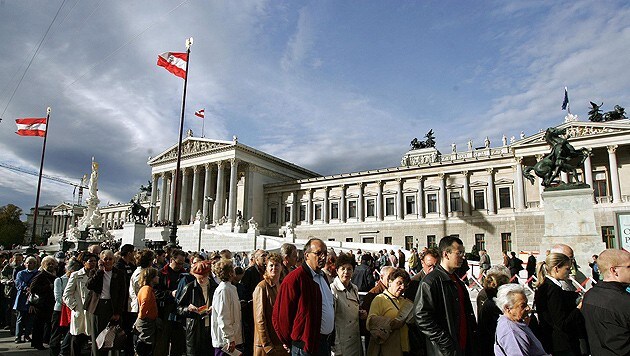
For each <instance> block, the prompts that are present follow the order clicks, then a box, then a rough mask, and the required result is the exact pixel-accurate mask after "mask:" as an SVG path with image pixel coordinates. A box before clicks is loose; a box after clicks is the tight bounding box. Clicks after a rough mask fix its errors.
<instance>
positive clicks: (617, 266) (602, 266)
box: [597, 248, 630, 284]
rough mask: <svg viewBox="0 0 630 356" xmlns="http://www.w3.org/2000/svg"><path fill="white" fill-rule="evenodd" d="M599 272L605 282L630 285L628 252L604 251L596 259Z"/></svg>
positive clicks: (629, 257) (629, 255) (629, 254)
mask: <svg viewBox="0 0 630 356" xmlns="http://www.w3.org/2000/svg"><path fill="white" fill-rule="evenodd" d="M597 265H598V266H599V270H600V271H601V273H602V275H603V276H604V281H606V282H621V283H626V284H628V283H630V272H628V271H627V270H628V269H629V268H630V267H628V266H630V252H628V251H626V250H617V249H612V248H611V249H608V250H604V251H603V252H602V253H601V254H600V255H599V258H598V259H597Z"/></svg>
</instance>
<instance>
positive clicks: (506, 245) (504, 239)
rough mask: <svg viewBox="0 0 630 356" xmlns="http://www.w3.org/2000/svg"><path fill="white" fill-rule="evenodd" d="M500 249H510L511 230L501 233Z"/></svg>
mask: <svg viewBox="0 0 630 356" xmlns="http://www.w3.org/2000/svg"><path fill="white" fill-rule="evenodd" d="M501 250H503V251H505V252H510V251H512V233H511V232H502V233H501Z"/></svg>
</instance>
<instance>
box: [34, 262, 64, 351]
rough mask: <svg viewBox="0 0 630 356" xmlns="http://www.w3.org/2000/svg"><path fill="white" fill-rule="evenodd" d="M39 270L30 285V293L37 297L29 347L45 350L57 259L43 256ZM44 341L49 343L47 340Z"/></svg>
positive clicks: (53, 301) (52, 303)
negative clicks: (45, 335)
mask: <svg viewBox="0 0 630 356" xmlns="http://www.w3.org/2000/svg"><path fill="white" fill-rule="evenodd" d="M39 270H40V273H38V274H37V275H36V276H35V277H33V280H32V281H31V286H30V292H31V295H34V296H35V295H36V296H37V297H38V301H37V303H35V304H34V305H32V307H33V309H34V312H35V319H34V322H33V336H32V340H31V347H33V348H35V349H38V350H45V349H46V348H45V347H44V333H45V331H48V332H50V321H51V320H52V314H53V308H54V306H55V293H54V284H55V279H56V278H57V260H56V259H55V258H54V257H53V256H46V257H44V259H43V260H42V265H41V267H40V268H39ZM46 343H49V342H48V340H46Z"/></svg>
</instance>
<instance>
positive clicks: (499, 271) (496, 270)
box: [486, 265, 510, 279]
mask: <svg viewBox="0 0 630 356" xmlns="http://www.w3.org/2000/svg"><path fill="white" fill-rule="evenodd" d="M491 274H495V275H505V276H507V278H508V279H509V278H510V270H509V268H507V267H505V266H504V265H494V266H492V267H490V268H489V269H488V271H486V275H488V276H489V275H491Z"/></svg>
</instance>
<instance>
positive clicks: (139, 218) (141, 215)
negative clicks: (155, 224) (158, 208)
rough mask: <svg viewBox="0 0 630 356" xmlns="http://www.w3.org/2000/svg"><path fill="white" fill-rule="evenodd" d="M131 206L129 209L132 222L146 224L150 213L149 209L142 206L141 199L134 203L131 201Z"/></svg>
mask: <svg viewBox="0 0 630 356" xmlns="http://www.w3.org/2000/svg"><path fill="white" fill-rule="evenodd" d="M130 203H131V206H130V207H129V219H130V221H133V222H137V223H144V221H145V220H146V218H147V217H148V216H149V211H148V210H147V208H145V207H144V206H142V204H140V199H138V200H137V201H134V200H133V199H131V201H130Z"/></svg>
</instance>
